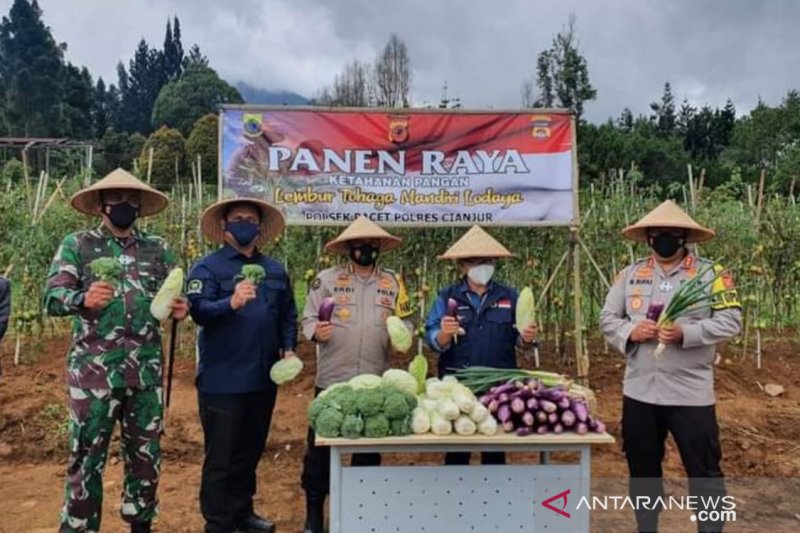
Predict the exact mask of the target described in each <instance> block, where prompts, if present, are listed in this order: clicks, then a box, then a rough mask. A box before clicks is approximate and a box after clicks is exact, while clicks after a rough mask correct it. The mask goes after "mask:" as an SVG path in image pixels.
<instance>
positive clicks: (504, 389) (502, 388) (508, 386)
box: [494, 382, 517, 396]
mask: <svg viewBox="0 0 800 533" xmlns="http://www.w3.org/2000/svg"><path fill="white" fill-rule="evenodd" d="M515 390H517V388H516V387H515V386H514V383H513V382H508V383H503V384H502V385H498V386H497V388H496V389H495V391H494V394H495V396H497V395H500V394H503V393H505V394H509V393H512V392H514V391H515Z"/></svg>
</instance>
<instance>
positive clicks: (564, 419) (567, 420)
mask: <svg viewBox="0 0 800 533" xmlns="http://www.w3.org/2000/svg"><path fill="white" fill-rule="evenodd" d="M576 421H577V417H576V416H575V413H573V412H572V411H564V412H563V413H561V423H562V424H564V427H568V428H571V427H572V426H574V425H575V422H576Z"/></svg>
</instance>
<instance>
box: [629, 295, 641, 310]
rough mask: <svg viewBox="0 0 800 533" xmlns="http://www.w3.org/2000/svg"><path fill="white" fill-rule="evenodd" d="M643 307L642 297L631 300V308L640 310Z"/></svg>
mask: <svg viewBox="0 0 800 533" xmlns="http://www.w3.org/2000/svg"><path fill="white" fill-rule="evenodd" d="M641 308H642V299H641V298H639V297H638V296H637V297H635V298H634V299H632V300H631V309H633V310H634V311H638V310H639V309H641Z"/></svg>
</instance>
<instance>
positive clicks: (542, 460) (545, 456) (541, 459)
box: [539, 452, 550, 465]
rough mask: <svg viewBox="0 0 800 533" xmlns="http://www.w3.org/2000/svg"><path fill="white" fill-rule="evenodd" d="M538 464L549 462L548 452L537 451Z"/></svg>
mask: <svg viewBox="0 0 800 533" xmlns="http://www.w3.org/2000/svg"><path fill="white" fill-rule="evenodd" d="M539 464H542V465H547V464H550V452H539Z"/></svg>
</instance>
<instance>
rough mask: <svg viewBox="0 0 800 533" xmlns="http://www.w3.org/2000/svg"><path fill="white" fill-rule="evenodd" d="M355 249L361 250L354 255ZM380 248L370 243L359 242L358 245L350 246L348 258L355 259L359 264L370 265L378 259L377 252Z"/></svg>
mask: <svg viewBox="0 0 800 533" xmlns="http://www.w3.org/2000/svg"><path fill="white" fill-rule="evenodd" d="M356 251H359V252H361V253H360V254H359V255H358V257H356ZM379 252H380V250H379V249H378V248H377V247H376V246H373V245H371V244H361V245H359V246H351V247H350V259H352V260H353V261H355V262H356V263H358V264H359V265H361V266H365V267H366V266H372V265H374V264H375V261H377V260H378V253H379Z"/></svg>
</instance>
